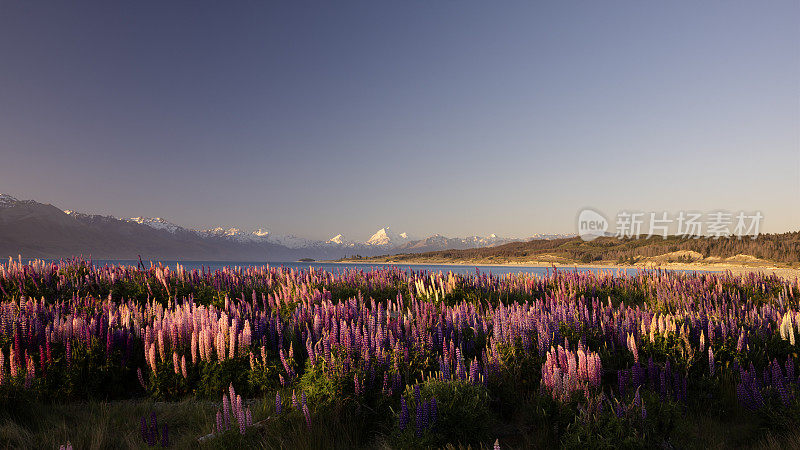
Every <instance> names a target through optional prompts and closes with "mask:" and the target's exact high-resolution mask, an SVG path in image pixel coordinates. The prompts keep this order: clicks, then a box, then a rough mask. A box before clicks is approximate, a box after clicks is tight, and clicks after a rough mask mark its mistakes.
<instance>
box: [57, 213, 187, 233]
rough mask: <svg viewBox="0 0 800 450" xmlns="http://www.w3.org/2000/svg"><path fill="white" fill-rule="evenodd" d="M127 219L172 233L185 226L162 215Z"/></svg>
mask: <svg viewBox="0 0 800 450" xmlns="http://www.w3.org/2000/svg"><path fill="white" fill-rule="evenodd" d="M67 211H69V212H67ZM67 211H64V212H65V213H67V214H73V213H74V211H70V210H67ZM125 220H127V221H128V222H135V223H138V224H141V225H147V226H148V227H150V228H155V229H157V230H167V231H169V232H170V233H174V232H176V231H178V230H180V229H181V228H183V227H181V226H179V225H175V224H174V223H172V222H169V221H167V220H166V219H164V218H161V217H131V218H130V219H125Z"/></svg>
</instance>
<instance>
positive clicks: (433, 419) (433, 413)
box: [431, 397, 438, 424]
mask: <svg viewBox="0 0 800 450" xmlns="http://www.w3.org/2000/svg"><path fill="white" fill-rule="evenodd" d="M437 414H438V411H437V403H436V397H433V398H431V423H432V424H433V423H436V417H437Z"/></svg>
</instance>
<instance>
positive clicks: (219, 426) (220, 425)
mask: <svg viewBox="0 0 800 450" xmlns="http://www.w3.org/2000/svg"><path fill="white" fill-rule="evenodd" d="M223 431H225V421H224V419H223V418H222V411H217V433H222V432H223Z"/></svg>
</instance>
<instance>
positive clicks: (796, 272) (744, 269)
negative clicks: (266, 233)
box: [326, 258, 800, 280]
mask: <svg viewBox="0 0 800 450" xmlns="http://www.w3.org/2000/svg"><path fill="white" fill-rule="evenodd" d="M326 262H329V263H335V264H363V265H367V266H369V265H385V264H396V265H415V264H425V265H437V266H455V267H460V266H488V267H520V268H522V267H554V266H555V267H557V268H560V269H561V268H563V269H578V270H580V269H602V270H628V269H662V270H681V271H698V272H727V271H730V272H733V273H735V274H745V273H751V272H757V273H766V274H772V273H774V274H776V275H778V276H779V277H781V278H785V279H790V280H791V279H795V278H800V269H797V268H791V267H778V266H771V265H745V264H731V263H660V264H653V263H644V264H633V265H623V264H611V263H602V262H601V263H597V264H576V263H559V262H541V261H519V262H505V263H492V262H486V261H481V260H470V261H459V262H453V261H450V260H430V259H419V260H417V259H411V260H406V259H404V260H399V261H398V260H392V259H391V258H387V259H385V260H380V261H364V260H347V261H326Z"/></svg>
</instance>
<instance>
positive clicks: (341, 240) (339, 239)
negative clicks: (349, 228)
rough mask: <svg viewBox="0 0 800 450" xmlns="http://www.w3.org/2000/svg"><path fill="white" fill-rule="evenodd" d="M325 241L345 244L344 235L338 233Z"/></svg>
mask: <svg viewBox="0 0 800 450" xmlns="http://www.w3.org/2000/svg"><path fill="white" fill-rule="evenodd" d="M325 243H326V244H338V245H342V244H344V236H342V235H341V234H337V235H336V236H334V237H332V238H330V239H328V240H327V241H326V242H325Z"/></svg>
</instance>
